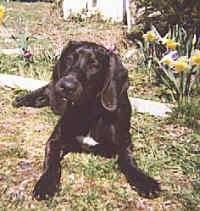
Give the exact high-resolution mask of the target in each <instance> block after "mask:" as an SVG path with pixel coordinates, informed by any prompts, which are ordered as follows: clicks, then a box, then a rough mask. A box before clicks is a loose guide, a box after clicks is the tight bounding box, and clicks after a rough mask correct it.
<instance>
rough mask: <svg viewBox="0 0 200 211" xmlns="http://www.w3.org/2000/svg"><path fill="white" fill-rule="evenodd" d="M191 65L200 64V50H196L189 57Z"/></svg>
mask: <svg viewBox="0 0 200 211" xmlns="http://www.w3.org/2000/svg"><path fill="white" fill-rule="evenodd" d="M190 61H191V64H192V65H200V51H196V52H195V53H194V54H193V55H192V56H191V58H190Z"/></svg>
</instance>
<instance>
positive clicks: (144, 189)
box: [118, 146, 161, 198]
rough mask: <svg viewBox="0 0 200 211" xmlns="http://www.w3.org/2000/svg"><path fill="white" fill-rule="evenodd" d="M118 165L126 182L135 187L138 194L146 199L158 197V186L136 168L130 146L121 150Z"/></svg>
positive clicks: (159, 189)
mask: <svg viewBox="0 0 200 211" xmlns="http://www.w3.org/2000/svg"><path fill="white" fill-rule="evenodd" d="M118 164H119V167H120V169H121V171H122V172H123V173H124V175H125V176H126V179H127V181H128V182H129V184H130V185H131V186H135V188H136V191H137V192H138V194H140V195H141V196H143V197H147V198H155V197H157V196H158V195H159V192H160V191H161V188H160V184H159V183H158V182H157V181H156V180H155V179H153V178H151V177H150V176H148V175H146V174H145V173H144V172H143V171H142V170H141V169H139V168H138V167H137V164H136V162H135V160H134V159H133V157H132V150H131V147H130V146H129V147H127V148H125V149H123V148H121V150H120V152H119V157H118Z"/></svg>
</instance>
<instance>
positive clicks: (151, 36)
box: [143, 31, 157, 42]
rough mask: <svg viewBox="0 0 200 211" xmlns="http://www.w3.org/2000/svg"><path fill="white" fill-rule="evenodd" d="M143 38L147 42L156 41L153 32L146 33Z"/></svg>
mask: <svg viewBox="0 0 200 211" xmlns="http://www.w3.org/2000/svg"><path fill="white" fill-rule="evenodd" d="M143 38H144V39H145V40H146V41H148V42H154V41H155V40H157V37H156V34H155V33H154V32H153V31H148V32H147V33H146V34H143Z"/></svg>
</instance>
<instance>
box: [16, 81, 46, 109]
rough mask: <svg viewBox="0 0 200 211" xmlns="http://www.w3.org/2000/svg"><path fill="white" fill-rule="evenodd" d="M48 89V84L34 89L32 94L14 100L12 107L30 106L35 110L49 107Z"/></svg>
mask: <svg viewBox="0 0 200 211" xmlns="http://www.w3.org/2000/svg"><path fill="white" fill-rule="evenodd" d="M48 87H49V84H48V85H46V86H44V87H41V88H39V89H36V90H34V91H32V92H29V93H28V94H26V95H23V96H17V97H16V98H15V99H14V101H13V103H12V105H13V106H14V107H21V106H30V107H36V108H39V107H43V106H48V105H49V97H48V95H47V89H48Z"/></svg>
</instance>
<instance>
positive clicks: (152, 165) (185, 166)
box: [0, 2, 200, 211]
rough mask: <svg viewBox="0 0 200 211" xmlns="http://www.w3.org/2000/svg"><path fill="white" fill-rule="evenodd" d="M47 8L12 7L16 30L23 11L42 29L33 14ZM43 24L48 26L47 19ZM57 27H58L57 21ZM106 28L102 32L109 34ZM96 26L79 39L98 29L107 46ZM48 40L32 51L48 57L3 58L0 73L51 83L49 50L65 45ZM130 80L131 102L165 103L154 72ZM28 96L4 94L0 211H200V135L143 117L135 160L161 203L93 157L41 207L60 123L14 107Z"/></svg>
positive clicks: (70, 162) (65, 176) (78, 159)
mask: <svg viewBox="0 0 200 211" xmlns="http://www.w3.org/2000/svg"><path fill="white" fill-rule="evenodd" d="M41 5H42V6H43V7H44V9H46V13H47V14H48V12H49V10H48V8H49V4H44V3H33V4H23V3H19V2H18V3H11V4H10V9H9V12H10V19H12V21H13V22H12V21H10V22H9V24H10V26H12V23H14V20H15V16H14V15H15V14H16V11H17V10H19V8H23V10H22V11H23V12H22V13H21V15H22V16H23V18H25V19H28V20H29V21H28V24H30V25H31V23H34V24H35V21H36V22H37V17H36V16H39V15H41V13H40V14H39V13H36V14H35V15H33V11H34V10H36V8H38V7H39V8H40V7H41ZM15 6H16V7H15ZM24 8H25V9H24ZM11 12H12V13H11ZM29 13H32V14H29ZM11 16H12V17H11ZM38 19H40V20H42V17H38ZM48 21H49V22H51V21H50V20H48ZM52 23H54V24H55V17H54V18H53V20H52ZM60 23H61V24H64V23H62V22H61V20H58V23H57V24H58V25H59V24H60ZM65 24H66V23H65ZM69 24H70V23H69ZM78 24H85V23H74V25H73V24H72V25H68V26H65V27H68V28H69V30H68V31H62V30H61V31H60V33H61V36H64V34H66V33H67V35H68V36H70V35H69V34H70V33H73V37H74V38H77V31H75V30H76V28H77V26H78ZM101 24H102V30H105V29H106V27H108V25H103V23H101ZM106 24H107V23H106ZM66 25H67V24H66ZM96 25H97V24H94V23H93V24H91V25H88V26H86V25H82V26H81V27H82V32H81V30H80V28H79V29H78V31H79V32H78V33H79V35H83V36H86V34H85V30H87V29H88V28H89V34H88V35H87V38H88V39H90V33H91V32H92V31H94V32H95V30H96V37H97V42H98V39H100V40H101V39H102V40H103V38H102V37H101V33H99V30H97V26H96ZM34 26H35V25H34ZM112 27H114V26H112ZM117 27H119V26H117ZM42 30H43V29H42V26H41V25H39V26H38V31H35V34H37V33H38V34H40V33H42ZM73 30H74V31H73ZM106 30H111V31H109V32H108V35H107V36H109V34H110V33H112V30H113V29H110V28H109V29H106ZM118 30H119V29H118ZM48 33H49V36H50V35H51V36H50V37H51V41H49V40H48V39H43V40H38V39H36V40H33V43H32V46H34V48H35V49H37V48H38V47H39V49H40V50H41V51H40V50H38V52H39V53H38V54H35V57H34V60H33V61H26V60H24V59H22V58H21V57H20V56H12V57H8V56H4V55H1V56H0V73H10V74H18V75H23V76H29V77H33V78H37V79H43V80H48V79H49V78H50V76H51V68H52V65H53V63H54V59H53V57H52V56H50V57H49V56H48V53H50V54H51V51H50V50H49V49H50V48H48V47H47V45H48V46H50V47H52V46H54V44H53V42H56V41H57V40H56V39H55V37H54V34H53V32H52V34H50V31H48ZM104 33H105V31H104ZM116 36H117V35H116ZM38 43H39V44H38ZM123 50H124V49H123ZM41 52H42V53H41ZM129 75H130V82H131V88H130V90H129V94H130V95H131V96H132V95H134V96H138V97H141V96H143V97H144V96H145V98H147V99H160V96H159V95H158V93H160V90H159V88H158V87H156V86H154V85H152V83H151V81H150V80H149V76H148V75H147V74H146V72H144V71H139V70H138V71H134V70H131V71H130V74H129ZM20 92H21V91H20V90H12V89H3V88H0V111H1V112H0V211H1V210H2V211H3V210H5V211H24V210H27V211H30V210H34V211H35V210H40V211H43V210H44V211H49V210H56V211H60V210H99V211H102V210H103V211H104V210H105V211H107V210H117V211H118V210H119V211H121V210H127V211H129V210H136V211H137V210H158V211H159V210H167V211H168V210H169V211H170V210H177V211H179V210H180V211H183V210H185V211H195V210H199V209H200V207H199V204H200V201H199V200H200V193H199V190H200V187H199V185H200V184H199V179H200V178H199V173H200V172H199V165H200V157H199V149H200V136H199V135H198V134H197V133H195V131H193V130H192V129H191V128H189V127H186V126H181V125H180V124H177V123H176V121H175V120H174V121H170V122H169V121H168V120H165V119H159V118H155V117H152V116H149V115H147V114H140V113H135V112H133V114H132V120H131V125H132V127H131V135H132V141H133V145H134V152H133V155H134V157H135V158H136V160H137V162H138V165H139V166H140V167H141V168H142V169H143V170H144V171H145V172H147V173H148V174H149V175H151V176H153V177H155V178H157V179H158V180H159V181H160V182H161V186H162V189H163V193H162V194H161V196H160V197H159V198H157V199H154V200H148V199H143V198H141V197H139V196H138V194H137V193H136V192H135V191H134V190H132V189H131V187H130V186H129V185H128V183H127V182H126V180H125V177H124V176H123V174H122V173H121V172H120V171H119V169H118V166H117V162H116V158H113V159H105V158H102V157H98V156H94V155H90V154H89V155H88V154H87V155H86V154H78V153H72V154H69V155H67V156H66V157H65V158H64V159H63V161H62V178H61V184H62V185H61V189H60V191H59V193H58V194H57V195H56V196H55V197H54V198H53V199H52V200H47V201H41V202H38V201H35V200H33V199H32V197H31V192H32V189H33V187H34V184H35V182H36V181H37V179H38V177H39V175H40V173H41V169H42V161H43V156H44V148H45V142H46V141H47V139H48V137H49V136H50V134H51V132H52V130H53V128H54V126H55V124H56V122H57V120H58V118H59V117H58V116H55V115H54V114H53V113H52V111H51V110H50V109H49V108H42V109H33V108H18V109H16V108H13V107H12V106H11V102H12V100H13V99H14V97H15V96H16V95H17V94H19V93H20ZM136 93H137V94H136Z"/></svg>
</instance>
